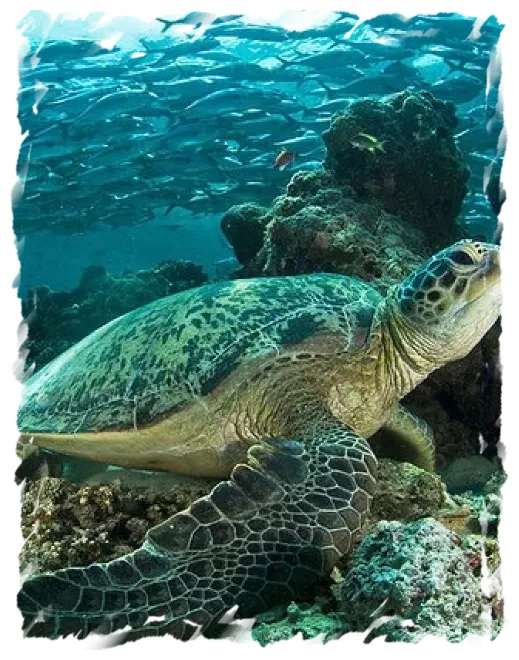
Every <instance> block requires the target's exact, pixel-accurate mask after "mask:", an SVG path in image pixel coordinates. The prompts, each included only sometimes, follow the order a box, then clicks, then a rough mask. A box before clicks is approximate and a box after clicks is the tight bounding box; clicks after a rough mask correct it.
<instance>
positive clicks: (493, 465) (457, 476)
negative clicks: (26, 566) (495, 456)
mask: <svg viewBox="0 0 519 660" xmlns="http://www.w3.org/2000/svg"><path fill="white" fill-rule="evenodd" d="M501 470H502V468H501V466H500V465H499V463H498V461H495V460H494V461H490V460H488V459H487V458H485V457H484V456H476V455H475V456H468V457H466V458H457V459H455V460H454V461H452V463H449V465H447V467H445V468H444V469H443V470H441V472H440V474H441V476H442V479H443V481H444V483H445V485H446V486H447V490H448V491H449V493H464V492H465V491H468V490H470V491H479V492H480V491H483V489H484V488H485V485H486V483H487V482H488V481H489V479H490V478H491V477H492V476H494V475H495V474H496V473H498V472H499V471H501Z"/></svg>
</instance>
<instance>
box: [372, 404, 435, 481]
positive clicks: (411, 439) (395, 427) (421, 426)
mask: <svg viewBox="0 0 519 660" xmlns="http://www.w3.org/2000/svg"><path fill="white" fill-rule="evenodd" d="M384 429H385V430H386V431H389V432H390V433H391V434H392V435H394V436H395V438H394V440H393V441H392V443H391V457H394V458H398V459H400V460H405V461H407V462H408V463H413V465H417V466H418V467H421V468H423V469H424V470H430V471H432V470H434V461H435V447H434V435H433V432H432V429H431V427H430V426H429V425H428V424H427V422H425V421H424V420H423V419H420V417H417V416H416V415H413V413H411V412H409V410H407V408H405V407H404V406H402V405H400V404H399V403H397V404H395V405H394V406H393V407H392V408H391V410H390V411H389V417H388V419H387V421H386V423H385V424H384Z"/></svg>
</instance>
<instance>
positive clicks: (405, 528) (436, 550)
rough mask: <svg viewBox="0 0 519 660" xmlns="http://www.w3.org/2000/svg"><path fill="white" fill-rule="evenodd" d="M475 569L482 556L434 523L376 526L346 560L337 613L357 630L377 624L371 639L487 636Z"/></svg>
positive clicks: (486, 602)
mask: <svg viewBox="0 0 519 660" xmlns="http://www.w3.org/2000/svg"><path fill="white" fill-rule="evenodd" d="M479 567H480V556H479V554H478V553H474V552H472V551H471V550H469V549H467V548H465V547H463V545H462V544H461V542H460V539H459V537H458V536H456V535H455V534H454V533H453V532H451V531H449V530H448V529H446V528H445V527H444V526H443V525H442V524H441V523H439V522H437V521H436V520H434V519H433V518H424V519H422V520H418V521H416V522H411V523H407V524H404V523H400V522H397V521H391V522H380V523H379V524H378V525H377V527H376V528H375V530H374V531H373V532H372V533H371V534H370V535H369V536H367V537H366V538H365V539H364V540H363V541H362V543H361V544H360V545H359V547H358V548H357V549H356V550H355V552H354V553H353V556H352V557H351V561H350V569H349V571H348V572H347V574H346V575H345V578H344V581H343V582H342V584H341V586H340V598H341V603H342V607H341V610H342V611H343V612H344V613H345V615H346V618H347V621H348V623H349V624H350V626H351V628H352V629H354V630H359V631H364V630H366V629H367V628H368V627H370V626H371V625H372V624H373V623H374V622H377V623H376V624H375V626H374V627H373V628H372V629H371V632H370V633H369V635H368V640H371V639H373V638H374V637H377V636H381V635H383V636H385V638H386V640H389V641H413V642H414V641H418V640H420V639H421V638H422V637H423V636H424V635H426V634H433V635H444V636H445V637H446V638H447V639H448V640H449V641H461V640H462V639H463V638H464V637H466V636H467V635H468V634H489V633H490V632H491V631H490V629H489V628H490V626H489V622H488V620H487V618H486V617H485V614H486V613H487V612H489V611H490V609H491V605H490V601H489V599H487V598H485V596H484V595H483V593H482V590H481V584H480V577H479V574H478V573H479V570H478V569H479ZM377 619H379V621H377ZM377 624H378V625H377Z"/></svg>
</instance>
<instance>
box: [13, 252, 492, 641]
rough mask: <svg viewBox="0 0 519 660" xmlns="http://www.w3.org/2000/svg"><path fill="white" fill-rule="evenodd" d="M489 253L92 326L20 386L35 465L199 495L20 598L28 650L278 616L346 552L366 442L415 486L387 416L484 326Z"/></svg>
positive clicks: (369, 468)
mask: <svg viewBox="0 0 519 660" xmlns="http://www.w3.org/2000/svg"><path fill="white" fill-rule="evenodd" d="M499 282H500V267H499V252H498V248H497V246H495V245H492V244H485V243H478V242H474V241H461V242H458V243H456V244H454V245H453V246H451V247H449V248H446V249H444V250H442V251H441V252H439V253H438V254H436V255H435V256H433V257H432V258H430V259H429V260H428V261H427V262H425V264H424V265H423V266H422V267H421V268H419V269H418V270H417V271H415V272H414V273H413V274H412V275H410V276H409V277H408V278H406V279H405V280H404V281H403V282H402V283H401V284H400V285H399V286H396V287H394V288H392V289H391V290H390V291H389V293H388V295H387V296H386V297H385V298H384V297H382V296H381V295H380V294H379V293H378V292H377V291H376V290H375V289H374V288H372V287H371V286H370V285H368V284H366V283H364V282H362V281H360V280H356V279H353V278H349V277H345V276H341V275H327V274H313V275H302V276H295V277H273V278H259V279H249V280H236V281H228V282H220V283H216V284H209V285H205V286H202V287H200V288H197V289H192V290H189V291H185V292H182V293H179V294H176V295H173V296H170V297H167V298H163V299H160V300H157V301H155V302H153V303H151V304H149V305H146V306H144V307H141V308H139V309H137V310H135V311H132V312H130V313H129V314H126V315H124V316H121V317H120V318H118V319H116V320H114V321H112V322H110V323H108V324H107V325H105V326H103V327H102V328H100V329H98V330H96V331H95V332H93V333H92V334H91V335H90V336H88V337H86V338H85V339H83V340H82V341H80V342H79V343H78V344H77V345H76V346H74V347H72V348H71V349H69V350H68V351H66V352H65V353H64V354H63V355H61V356H60V357H58V358H56V359H55V360H54V361H53V362H51V363H50V364H48V365H47V366H46V367H44V368H43V369H42V370H41V371H40V372H38V373H37V374H35V375H34V376H33V377H32V378H30V379H29V380H28V381H27V383H26V385H25V388H24V393H23V400H22V403H21V406H20V410H19V418H18V421H19V428H20V431H21V432H22V434H23V435H25V436H26V437H33V438H34V440H33V441H34V443H36V444H37V445H39V446H41V447H45V448H47V449H50V450H54V451H58V452H62V453H65V454H69V455H74V456H80V457H86V458H90V459H95V460H98V461H101V462H106V463H112V464H116V465H122V466H130V467H131V466H133V467H139V468H155V469H157V468H161V469H164V470H172V471H175V472H178V473H183V474H190V475H194V474H196V475H201V476H206V477H217V478H218V479H221V481H220V482H219V483H218V484H217V485H216V486H215V487H214V488H213V490H212V491H211V492H210V494H209V495H207V496H204V497H202V498H200V499H198V500H196V501H195V502H194V503H193V504H192V505H191V506H190V507H189V508H188V509H187V510H186V511H183V512H181V513H178V514H176V515H174V516H173V517H171V518H170V519H168V520H167V521H166V522H163V523H161V524H159V525H157V526H156V527H154V528H152V529H150V530H149V532H148V533H147V536H146V539H145V541H144V544H143V545H142V546H141V547H140V548H139V549H138V550H136V551H134V552H132V553H131V554H128V555H126V556H124V557H122V558H120V559H116V560H113V561H110V562H108V563H98V564H92V565H89V566H86V567H79V568H67V569H62V570H58V571H56V572H54V573H48V574H42V575H39V576H37V575H33V576H31V577H29V578H28V579H26V580H25V581H24V582H23V584H22V588H21V591H20V593H19V601H18V602H19V607H20V609H21V611H22V613H23V614H24V617H25V619H24V620H25V626H26V632H27V634H30V635H38V636H47V637H51V638H54V637H58V636H61V635H66V634H69V633H79V636H85V635H87V634H88V633H89V632H90V631H94V630H95V631H98V632H104V633H108V632H111V631H114V630H117V629H121V628H123V627H124V628H125V629H126V633H125V634H126V635H127V636H128V637H130V638H137V637H141V636H143V635H149V634H163V633H171V634H173V635H175V636H177V637H180V638H182V639H188V638H190V637H191V636H192V635H193V633H194V632H195V631H202V632H208V633H209V632H211V630H214V628H215V626H216V625H217V622H218V621H219V620H220V618H221V617H222V616H223V615H224V614H225V613H226V612H228V611H229V610H230V609H232V608H233V606H238V614H239V615H241V616H251V615H254V614H255V613H257V612H258V611H261V610H264V609H265V608H267V607H269V606H270V605H271V604H273V603H276V602H280V601H289V600H290V599H292V598H294V597H295V596H296V594H297V593H298V591H299V590H300V589H301V588H302V587H304V586H305V585H308V584H310V583H312V582H314V581H315V580H317V579H318V578H319V577H320V576H323V575H324V574H326V573H328V572H329V571H330V569H331V568H332V566H333V565H334V564H335V563H336V562H337V560H338V559H339V557H341V556H342V555H344V554H345V553H347V552H348V550H349V548H350V545H351V542H352V537H353V536H354V535H355V534H356V533H357V532H358V531H359V529H360V527H361V525H362V524H363V521H364V520H365V517H366V513H367V511H368V508H369V504H370V501H371V498H372V495H373V492H374V489H375V484H376V482H375V478H376V459H375V457H374V455H373V453H372V451H371V449H370V446H369V444H368V442H367V440H366V438H368V437H369V436H371V435H372V434H373V433H374V432H375V431H376V430H377V429H379V428H381V427H382V426H386V427H388V428H389V429H391V431H393V432H394V434H397V435H399V436H400V439H401V441H402V442H403V443H404V444H405V445H406V446H407V448H408V451H409V456H411V459H412V460H413V461H414V462H415V463H417V464H418V465H421V466H423V467H425V468H429V469H432V468H433V464H434V449H433V445H432V436H431V433H430V431H429V429H428V427H427V425H426V424H425V423H424V422H422V421H420V420H418V419H416V418H414V417H413V416H412V415H411V414H410V413H408V412H406V411H405V409H404V408H403V407H401V406H400V405H399V404H398V400H399V399H400V398H402V397H403V396H404V395H405V394H407V393H408V392H409V391H410V390H411V389H413V388H414V387H415V386H416V385H417V384H418V383H420V382H421V381H422V380H424V378H425V377H426V376H427V375H428V374H429V373H430V372H431V371H433V370H435V369H437V368H438V367H441V366H442V365H444V364H445V363H447V362H449V361H451V360H456V359H458V358H461V357H463V356H465V355H466V354H467V353H468V352H469V351H470V350H471V349H472V347H473V346H474V345H475V344H476V343H477V342H478V341H479V340H480V339H481V338H482V337H483V335H484V334H485V333H486V332H487V330H488V329H489V328H490V327H491V325H492V324H493V323H494V321H495V320H496V318H497V317H498V315H499V312H500V300H501V299H500V286H499Z"/></svg>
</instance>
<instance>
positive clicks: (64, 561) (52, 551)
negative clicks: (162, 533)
mask: <svg viewBox="0 0 519 660" xmlns="http://www.w3.org/2000/svg"><path fill="white" fill-rule="evenodd" d="M211 487H212V483H208V485H207V487H206V488H203V487H202V486H193V487H184V488H182V489H179V488H169V489H166V490H156V489H151V488H144V487H143V488H135V487H133V488H130V487H128V486H124V485H121V484H119V483H112V484H95V485H82V484H76V483H73V482H70V481H67V480H65V479H58V478H55V477H43V478H41V479H36V480H33V481H29V482H28V483H27V485H26V486H25V488H24V492H23V496H22V534H23V537H24V538H25V544H24V546H23V548H22V551H21V553H20V566H21V568H22V570H23V569H26V568H29V569H30V571H31V572H43V571H52V570H56V569H58V568H64V567H67V566H82V565H87V564H91V563H93V562H99V561H109V560H110V559H113V558H115V557H120V556H121V555H123V554H126V553H128V552H131V551H132V550H135V549H136V548H137V547H139V546H140V545H141V544H142V542H143V540H144V535H145V533H146V531H147V530H148V529H149V528H150V527H153V526H155V525H157V524H158V523H160V522H162V521H164V520H166V519H167V518H169V517H170V516H172V515H173V514H175V513H177V512H178V511H182V510H184V509H185V508H186V507H188V506H189V504H191V502H192V501H194V500H195V499H196V498H197V497H200V496H202V495H205V494H206V493H207V492H208V491H209V490H210V488H211Z"/></svg>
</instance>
